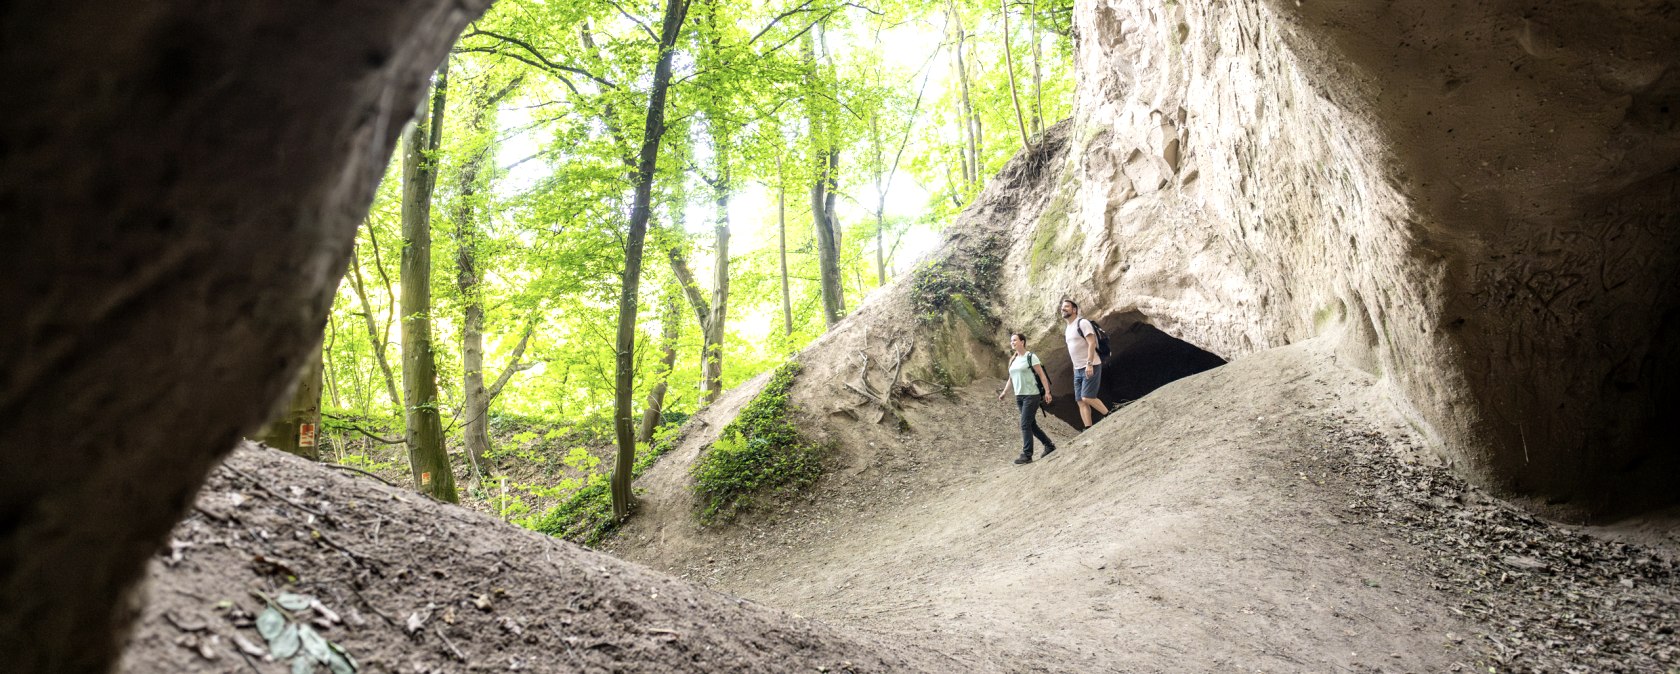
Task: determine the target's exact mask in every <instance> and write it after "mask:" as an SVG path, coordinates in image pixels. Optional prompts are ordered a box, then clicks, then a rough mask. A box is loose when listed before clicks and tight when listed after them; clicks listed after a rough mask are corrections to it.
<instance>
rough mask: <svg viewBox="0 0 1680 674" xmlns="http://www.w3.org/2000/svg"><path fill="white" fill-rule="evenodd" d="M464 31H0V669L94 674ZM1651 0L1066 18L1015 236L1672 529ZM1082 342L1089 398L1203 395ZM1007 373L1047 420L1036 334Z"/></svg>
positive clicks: (310, 22)
mask: <svg viewBox="0 0 1680 674" xmlns="http://www.w3.org/2000/svg"><path fill="white" fill-rule="evenodd" d="M486 5H488V0H457V1H455V2H445V1H443V0H422V1H420V2H411V3H383V2H373V1H371V0H350V1H347V2H338V3H258V2H228V3H208V2H161V3H134V2H115V1H112V0H95V1H91V2H74V3H50V2H42V1H40V0H25V1H22V2H14V3H6V4H4V5H0V34H3V35H4V36H5V39H3V40H0V90H5V91H7V92H9V93H10V94H11V95H12V100H15V101H20V102H26V103H27V104H23V105H17V106H15V107H14V108H13V109H10V110H9V111H8V112H9V113H10V114H8V115H6V116H5V117H4V118H0V236H3V237H4V239H5V240H6V241H7V242H8V243H9V244H10V246H9V250H10V251H12V258H11V260H10V261H9V263H8V264H7V265H4V271H0V277H3V282H0V314H4V315H5V316H6V317H7V318H8V320H9V321H10V323H9V324H8V325H9V327H10V328H11V329H9V330H5V331H0V373H4V376H0V651H3V652H5V653H6V654H7V657H8V661H7V664H8V666H9V667H11V668H13V670H15V671H25V672H45V671H56V672H102V671H107V670H108V669H109V666H110V663H111V662H112V661H113V659H114V658H115V655H116V653H117V651H118V648H119V646H120V644H121V642H122V637H123V635H124V634H125V633H126V632H127V631H128V629H129V628H130V626H131V625H132V622H133V619H134V616H135V607H136V602H137V600H138V598H139V594H138V593H137V592H135V590H136V585H137V582H138V581H139V579H140V577H141V572H142V570H143V568H144V565H145V561H146V559H147V558H148V556H149V555H151V554H152V553H153V552H154V551H156V550H157V548H158V546H159V545H160V544H162V543H163V542H164V541H165V539H166V536H167V534H168V532H169V530H170V528H171V527H172V526H173V525H174V523H175V522H176V521H177V520H178V519H179V518H180V517H181V515H182V513H183V512H185V511H186V510H187V509H188V508H189V507H190V505H191V500H192V497H193V494H194V493H195V492H196V491H197V489H198V488H199V486H200V484H201V483H202V482H203V480H204V477H205V475H206V473H207V471H208V470H209V469H210V467H211V466H212V465H213V464H214V462H216V461H217V460H218V459H219V458H221V457H222V456H224V455H225V454H226V453H227V452H228V451H229V450H230V448H231V447H232V446H233V445H234V442H235V441H236V440H237V439H238V438H239V437H241V435H243V434H244V433H246V432H248V431H250V430H253V429H254V428H255V427H257V426H258V425H259V424H260V422H261V421H262V420H263V419H264V417H266V416H267V413H268V411H269V406H270V405H271V404H272V403H273V402H275V401H278V400H280V399H282V398H283V397H284V396H285V395H286V393H287V391H286V389H287V384H288V382H290V381H291V379H292V375H293V373H295V372H297V371H298V370H299V368H300V366H301V365H302V363H303V362H304V359H305V358H306V357H307V354H308V353H309V351H310V350H311V349H312V348H314V346H315V344H316V343H318V340H319V334H320V330H319V328H320V325H319V324H318V323H316V322H315V319H313V318H312V317H314V316H319V315H321V313H322V307H324V306H326V304H327V302H328V301H329V300H330V297H331V293H332V292H333V288H334V285H335V284H336V282H337V278H338V277H339V275H340V274H341V272H342V271H343V270H344V269H345V267H346V266H347V261H348V259H349V255H350V248H351V243H352V237H353V234H354V232H355V228H356V227H357V225H358V223H359V222H360V220H361V218H362V217H363V215H364V214H365V213H366V211H367V208H368V204H369V203H370V202H371V201H372V198H373V194H374V190H375V187H376V185H377V182H378V180H379V177H380V176H381V175H382V172H383V171H384V168H385V166H386V160H387V159H388V158H389V157H390V155H391V152H392V150H393V148H394V147H395V145H396V140H397V135H398V132H399V131H400V129H401V127H402V124H403V122H404V120H406V119H408V117H409V116H410V115H411V114H412V112H413V111H414V109H415V107H416V105H417V104H418V103H419V101H420V100H421V97H422V94H423V92H424V90H425V87H426V83H427V81H428V77H429V74H430V73H431V71H432V69H433V68H434V66H435V65H436V64H438V63H439V62H440V61H441V60H442V59H443V58H444V56H445V55H446V54H447V52H448V50H449V48H450V45H451V44H452V42H453V39H454V36H455V35H457V34H458V33H459V31H460V30H461V29H462V28H463V27H464V26H466V25H467V24H468V22H469V21H471V20H472V19H473V18H475V17H476V16H478V14H479V13H480V12H481V11H482V10H483V9H484V7H485V6H486ZM1652 7H1656V8H1658V9H1644V10H1637V11H1636V10H1634V9H1632V8H1631V7H1623V6H1618V5H1615V4H1614V3H1594V2H1587V3H1567V4H1565V3H1554V4H1538V5H1534V6H1517V5H1508V4H1490V5H1489V6H1487V7H1479V8H1478V9H1477V10H1476V11H1474V12H1471V11H1467V10H1466V8H1464V7H1459V6H1456V5H1447V4H1442V5H1440V6H1439V7H1436V6H1434V5H1432V4H1430V3H1414V4H1412V5H1409V6H1402V7H1398V8H1397V7H1395V6H1391V5H1390V4H1386V3H1350V2H1328V3H1286V2H1238V3H1177V4H1172V3H1169V4H1168V5H1167V7H1166V8H1165V9H1163V8H1162V7H1161V6H1160V5H1158V4H1153V3H1139V2H1123V1H1119V0H1115V1H1104V2H1080V3H1078V8H1079V9H1078V11H1077V14H1078V17H1079V18H1078V20H1079V22H1080V24H1079V26H1080V27H1081V28H1080V30H1081V31H1082V33H1083V34H1085V35H1089V36H1090V37H1089V38H1088V39H1087V40H1086V41H1085V42H1084V43H1083V44H1084V45H1085V46H1084V47H1083V49H1086V50H1088V51H1087V52H1084V53H1083V55H1082V58H1081V61H1080V67H1081V68H1082V69H1083V71H1084V75H1085V78H1086V79H1085V81H1086V82H1087V84H1084V85H1082V89H1081V94H1080V100H1081V101H1083V102H1085V103H1083V104H1082V106H1083V107H1081V108H1080V109H1078V110H1076V111H1075V114H1076V116H1077V119H1078V128H1080V129H1089V130H1090V131H1091V134H1090V138H1089V139H1088V141H1087V142H1086V145H1087V146H1086V147H1085V148H1084V149H1082V152H1083V153H1084V156H1083V157H1082V158H1081V159H1080V160H1079V161H1078V167H1080V168H1079V170H1080V171H1084V172H1086V173H1088V175H1087V174H1086V173H1082V174H1081V175H1080V176H1078V177H1077V180H1078V181H1080V182H1081V183H1083V184H1087V185H1089V187H1088V190H1089V191H1090V194H1088V195H1074V196H1070V197H1069V198H1068V199H1069V201H1071V202H1075V203H1087V204H1089V205H1090V208H1089V211H1090V214H1089V215H1090V217H1089V218H1088V220H1087V221H1078V222H1081V223H1083V224H1079V225H1077V226H1070V227H1068V229H1069V231H1070V232H1072V234H1071V235H1070V236H1069V237H1068V241H1069V242H1071V243H1068V242H1062V240H1061V239H1057V238H1055V237H1050V238H1046V239H1045V241H1046V245H1047V246H1055V245H1063V243H1067V245H1072V246H1078V247H1079V249H1080V250H1092V251H1103V254H1104V255H1105V256H1106V257H1105V258H1104V259H1105V260H1107V261H1108V262H1105V263H1104V264H1101V265H1095V264H1093V265H1091V267H1099V268H1097V269H1092V268H1076V269H1072V270H1069V271H1066V272H1065V273H1063V272H1056V271H1055V270H1050V272H1051V276H1055V274H1056V273H1061V274H1062V276H1060V278H1064V279H1066V281H1067V283H1068V284H1069V287H1074V286H1077V287H1082V288H1088V287H1099V288H1101V291H1100V294H1101V295H1102V296H1098V297H1094V298H1090V300H1089V301H1088V302H1087V304H1088V305H1089V306H1120V305H1121V303H1122V302H1124V301H1126V300H1127V298H1130V299H1131V301H1134V302H1135V301H1136V298H1138V297H1151V298H1155V300H1156V302H1155V304H1153V305H1151V311H1152V312H1156V311H1158V312H1175V313H1172V314H1170V315H1176V316H1177V317H1179V318H1181V319H1185V320H1182V321H1181V322H1180V323H1178V325H1183V326H1188V327H1184V328H1182V331H1181V332H1180V335H1181V336H1184V337H1188V338H1190V339H1192V340H1199V341H1201V342H1202V343H1203V344H1205V345H1207V346H1209V347H1210V348H1213V349H1215V350H1218V351H1220V352H1221V353H1226V354H1228V355H1231V356H1233V357H1237V356H1240V355H1242V353H1243V351H1244V349H1245V348H1259V347H1260V346H1275V345H1278V344H1282V343H1288V341H1289V340H1290V339H1297V338H1300V339H1304V338H1307V337H1310V336H1311V335H1310V334H1308V326H1310V325H1311V322H1310V321H1303V320H1302V317H1303V316H1312V315H1314V312H1316V311H1318V310H1320V309H1321V308H1323V307H1325V306H1330V305H1332V304H1335V303H1336V301H1337V300H1336V297H1352V296H1355V295H1357V296H1359V297H1363V298H1367V299H1369V307H1370V316H1371V317H1372V318H1373V319H1375V320H1374V326H1373V327H1374V328H1376V329H1375V330H1374V331H1373V338H1372V341H1371V345H1370V346H1369V347H1368V351H1369V355H1370V356H1371V360H1372V362H1373V363H1376V364H1377V365H1380V366H1381V367H1382V372H1385V373H1388V374H1389V375H1391V376H1392V378H1393V379H1392V381H1388V382H1386V383H1384V384H1383V385H1384V386H1385V387H1387V388H1388V389H1389V390H1390V391H1392V393H1393V394H1394V395H1395V397H1396V398H1397V399H1400V400H1403V401H1406V402H1407V403H1408V404H1409V405H1410V407H1412V408H1415V409H1416V410H1418V414H1417V418H1418V420H1419V421H1420V423H1421V424H1422V425H1424V426H1427V427H1428V428H1430V429H1431V432H1432V433H1433V434H1434V435H1435V436H1438V437H1439V438H1440V439H1441V443H1440V445H1441V447H1440V448H1439V453H1440V454H1442V455H1443V456H1444V457H1445V458H1446V459H1448V460H1449V461H1450V462H1452V463H1453V465H1454V466H1455V469H1457V470H1460V471H1462V472H1463V473H1464V474H1465V475H1466V476H1467V477H1469V478H1470V479H1471V480H1472V481H1474V482H1476V483H1478V484H1482V485H1486V486H1488V487H1490V488H1491V489H1493V490H1494V491H1495V492H1496V493H1498V494H1501V495H1512V496H1526V497H1532V498H1534V499H1536V500H1537V501H1540V502H1543V503H1561V502H1564V501H1568V502H1569V503H1570V505H1571V507H1573V508H1577V509H1578V511H1579V512H1582V513H1587V514H1601V513H1602V514H1628V513H1636V512H1639V511H1640V510H1641V509H1652V508H1657V507H1663V506H1668V505H1671V504H1672V503H1674V502H1675V500H1676V494H1677V493H1680V491H1677V490H1675V489H1674V483H1675V480H1676V477H1677V476H1680V452H1674V451H1673V450H1671V449H1668V447H1670V446H1671V445H1670V444H1669V443H1665V442H1662V440H1663V439H1665V434H1666V424H1665V423H1664V421H1665V420H1666V415H1667V414H1668V413H1669V411H1670V410H1671V409H1672V408H1673V405H1674V402H1675V396H1676V393H1675V390H1674V387H1673V385H1672V384H1670V383H1668V382H1671V381H1672V380H1673V374H1674V373H1675V372H1676V371H1680V347H1676V346H1675V344H1674V342H1673V340H1667V339H1664V338H1665V337H1666V336H1668V335H1670V334H1672V333H1673V332H1674V331H1673V329H1672V328H1673V325H1674V316H1676V315H1680V290H1677V288H1680V285H1677V284H1676V283H1675V282H1674V281H1675V278H1676V276H1675V270H1676V269H1677V268H1680V207H1677V206H1680V140H1677V136H1676V132H1675V128H1676V127H1675V124H1674V121H1673V120H1674V116H1673V114H1672V112H1671V111H1672V110H1675V109H1676V105H1680V78H1677V76H1676V73H1680V69H1677V68H1676V63H1677V62H1680V56H1677V55H1680V50H1675V49H1673V45H1674V44H1677V40H1680V19H1676V18H1674V15H1673V13H1672V12H1667V13H1663V12H1662V11H1661V7H1662V4H1661V3H1656V4H1653V5H1652ZM1122 27H1124V30H1123V29H1122ZM1432 44H1439V45H1440V46H1439V47H1428V48H1426V47H1423V46H1421V45H1432ZM1233 45H1236V48H1233ZM1181 54H1186V55H1187V56H1180V55H1181ZM1168 55H1171V58H1167V56H1168ZM1220 59H1222V60H1220ZM1210 73H1217V74H1219V75H1220V76H1222V77H1244V78H1252V77H1258V75H1257V74H1258V73H1267V79H1266V80H1265V81H1264V85H1263V86H1261V85H1260V84H1259V82H1258V81H1257V80H1255V79H1247V80H1241V81H1238V82H1236V83H1235V85H1236V87H1237V88H1235V89H1233V88H1231V83H1226V82H1220V81H1208V80H1206V79H1205V78H1206V77H1207V76H1208V75H1209V74H1210ZM1248 73H1255V75H1249V74H1248ZM1379 93H1380V94H1381V95H1382V96H1383V99H1382V100H1381V101H1379V100H1378V98H1377V96H1378V94H1379ZM1262 110H1264V111H1266V112H1262ZM1143 120H1148V123H1143ZM1081 133H1084V132H1083V131H1082V132H1081ZM1537 139H1541V140H1537ZM1274 141H1276V142H1274ZM1239 167H1241V168H1242V171H1241V172H1239V171H1238V168H1239ZM1180 195H1190V196H1189V197H1183V198H1181V196H1180ZM1169 197H1170V198H1171V199H1173V201H1167V200H1168V198H1169ZM1132 202H1138V203H1132ZM1138 213H1156V214H1164V215H1163V216H1161V218H1160V221H1161V222H1162V223H1165V224H1164V225H1163V226H1143V225H1142V224H1139V223H1138V222H1136V221H1134V220H1133V219H1128V218H1130V217H1131V216H1133V215H1135V214H1138ZM1315 214H1318V215H1315ZM1166 216H1173V217H1171V218H1169V217H1166ZM1226 216H1229V217H1226ZM1174 218H1176V219H1174ZM1145 224H1147V223H1145ZM1169 225H1170V226H1169ZM1111 228H1112V229H1111ZM1344 241H1345V242H1348V243H1347V245H1343V242H1344ZM1121 244H1124V245H1123V246H1122V245H1121ZM1154 251H1178V252H1175V253H1174V254H1172V255H1167V254H1158V255H1154V256H1153V257H1151V255H1152V254H1153V252H1154ZM1119 260H1127V263H1126V264H1125V265H1124V267H1125V269H1129V271H1124V270H1122V271H1123V272H1124V273H1121V272H1114V273H1109V271H1110V270H1113V269H1121V268H1122V265H1121V264H1119V263H1118V262H1117V261H1119ZM1077 263H1078V261H1077V260H1074V261H1073V262H1071V263H1069V264H1070V265H1073V266H1074V267H1077ZM1099 271H1101V272H1103V274H1102V275H1100V276H1099V275H1098V274H1097V272H1099ZM1093 278H1095V279H1097V281H1096V283H1094V284H1092V282H1091V281H1090V279H1093ZM1251 297H1260V298H1263V299H1265V300H1267V301H1266V302H1261V303H1258V306H1263V307H1264V310H1250V309H1249V307H1252V306H1257V305H1256V304H1255V303H1250V302H1248V301H1247V300H1248V299H1249V298H1251ZM1040 299H1043V298H1040ZM1158 315H1161V314H1158ZM1209 316H1211V317H1212V318H1211V319H1207V320H1201V321H1200V323H1199V327H1198V326H1191V325H1190V323H1189V319H1190V318H1195V317H1201V318H1206V317H1209ZM1163 322H1164V321H1163ZM1101 324H1102V325H1103V327H1104V328H1105V329H1106V330H1108V331H1110V333H1111V334H1112V335H1113V339H1114V345H1115V349H1116V350H1117V351H1119V354H1118V355H1117V356H1116V357H1115V358H1116V361H1117V363H1116V365H1115V367H1114V370H1113V371H1111V372H1109V373H1108V374H1107V376H1106V377H1105V379H1106V380H1107V381H1106V382H1105V389H1104V399H1105V400H1110V401H1112V402H1122V401H1124V400H1126V399H1135V398H1136V397H1137V396H1141V395H1143V394H1144V393H1146V392H1147V390H1152V389H1153V388H1154V387H1156V386H1159V385H1160V384H1164V383H1166V382H1167V381H1171V379H1169V378H1168V377H1169V376H1172V377H1173V378H1176V377H1177V376H1183V374H1188V373H1189V372H1191V371H1199V370H1194V369H1193V367H1194V366H1199V367H1201V369H1203V370H1205V369H1207V368H1208V367H1213V366H1216V365H1217V363H1216V362H1215V361H1217V360H1218V359H1217V358H1216V357H1213V356H1212V355H1211V354H1208V353H1207V352H1205V351H1202V350H1201V349H1199V348H1197V347H1194V346H1191V345H1189V344H1186V343H1183V342H1177V341H1176V340H1174V339H1173V338H1171V337H1168V336H1167V335H1165V333H1163V332H1161V331H1160V330H1159V329H1157V328H1155V327H1153V326H1150V325H1149V324H1148V323H1147V322H1145V321H1142V320H1139V319H1138V317H1135V316H1134V317H1131V318H1126V317H1124V316H1123V315H1117V316H1112V317H1103V318H1102V319H1101ZM1221 325H1224V326H1230V325H1243V326H1255V327H1254V328H1253V332H1255V333H1256V334H1262V335H1267V336H1268V338H1267V342H1268V343H1267V344H1257V345H1256V346H1254V347H1244V346H1242V345H1241V344H1237V343H1222V342H1220V341H1219V340H1221V339H1227V338H1228V335H1229V334H1230V333H1231V331H1225V332H1224V333H1222V332H1220V331H1219V329H1218V328H1219V327H1220V326H1221ZM1222 334H1223V335H1226V336H1225V337H1222ZM1035 349H1036V350H1037V351H1038V352H1039V353H1040V354H1041V355H1042V356H1043V357H1044V359H1045V361H1046V365H1047V366H1050V367H1051V375H1052V377H1053V378H1054V380H1055V382H1054V383H1055V386H1054V389H1055V391H1056V393H1057V394H1058V401H1057V403H1056V404H1055V405H1054V406H1052V408H1053V410H1052V411H1054V412H1055V413H1056V414H1057V415H1058V416H1062V417H1063V418H1064V419H1068V418H1077V411H1076V409H1075V408H1074V407H1073V405H1072V401H1071V399H1069V398H1068V397H1067V396H1066V395H1065V394H1066V392H1067V391H1069V390H1070V389H1071V386H1072V377H1071V372H1070V370H1069V368H1068V362H1067V353H1066V349H1065V348H1063V347H1062V345H1061V341H1060V336H1059V333H1054V334H1053V336H1052V337H1051V338H1049V339H1047V340H1043V341H1041V342H1039V343H1036V344H1035ZM1132 368H1135V369H1136V372H1137V373H1138V376H1137V377H1136V378H1132V377H1128V376H1127V374H1128V372H1129V371H1130V369H1132ZM1174 373H1181V374H1176V375H1175V374H1174ZM1146 374H1147V375H1148V376H1147V377H1145V376H1144V375H1146ZM1134 379H1135V380H1134ZM1156 381H1158V383H1154V384H1150V382H1156ZM1111 396H1112V397H1111Z"/></svg>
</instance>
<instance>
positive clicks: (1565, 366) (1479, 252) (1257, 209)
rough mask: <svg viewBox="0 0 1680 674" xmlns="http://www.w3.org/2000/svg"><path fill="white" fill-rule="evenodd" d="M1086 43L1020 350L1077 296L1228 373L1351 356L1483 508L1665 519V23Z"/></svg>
mask: <svg viewBox="0 0 1680 674" xmlns="http://www.w3.org/2000/svg"><path fill="white" fill-rule="evenodd" d="M1076 25H1077V30H1078V32H1079V35H1080V42H1079V49H1078V54H1077V61H1078V62H1077V68H1078V72H1079V77H1080V89H1079V103H1078V106H1077V113H1076V115H1075V120H1074V124H1075V126H1074V129H1073V132H1072V133H1073V137H1074V140H1073V142H1074V143H1075V149H1074V150H1073V152H1072V153H1071V155H1072V156H1073V157H1074V159H1073V160H1072V161H1073V162H1074V165H1073V166H1072V167H1071V168H1072V169H1073V170H1072V171H1071V172H1070V173H1069V175H1068V177H1067V178H1066V179H1065V181H1064V183H1063V184H1062V185H1060V186H1059V187H1058V188H1057V189H1058V190H1059V194H1058V197H1057V203H1058V204H1059V205H1061V206H1062V209H1061V211H1060V212H1057V213H1050V214H1047V215H1046V216H1045V219H1044V220H1043V221H1041V222H1040V223H1039V226H1038V227H1037V228H1036V229H1035V230H1034V231H1033V232H1032V237H1033V240H1032V242H1031V243H1030V244H1028V243H1026V242H1017V244H1016V245H1017V250H1016V254H1014V255H1012V256H1011V257H1010V260H1011V263H1010V269H1009V270H1008V271H1009V272H1012V273H1005V274H1004V277H1005V278H1007V279H1011V280H1012V283H1011V284H1010V285H1009V287H1008V288H1007V289H1006V294H1007V295H1008V298H1007V301H1006V305H1007V306H1009V307H1010V316H1009V322H1015V323H1021V324H1028V325H1036V324H1042V323H1044V320H1043V316H1044V315H1045V313H1046V312H1047V311H1048V310H1047V309H1046V307H1051V306H1053V305H1054V303H1055V302H1056V300H1057V299H1058V297H1059V296H1061V295H1062V294H1066V295H1068V296H1072V297H1077V298H1079V299H1080V301H1081V302H1082V303H1084V304H1085V305H1086V306H1087V307H1094V308H1098V311H1097V312H1095V313H1096V314H1097V316H1096V317H1098V318H1102V317H1105V316H1108V317H1114V316H1119V315H1122V314H1126V313H1128V312H1137V313H1139V314H1141V315H1142V316H1143V317H1144V319H1145V320H1147V321H1148V322H1150V323H1152V324H1154V325H1156V326H1158V327H1161V328H1162V329H1164V330H1166V331H1167V332H1169V333H1171V334H1173V335H1174V336H1177V337H1179V338H1181V339H1184V340H1186V341H1190V342H1192V343H1195V344H1197V345H1199V346H1202V347H1203V348H1206V349H1208V350H1210V351H1213V352H1215V353H1217V354H1219V355H1221V356H1223V357H1226V358H1235V357H1240V356H1242V355H1244V354H1247V353H1252V352H1254V351H1256V350H1260V349H1265V348H1270V347H1273V346H1277V345H1281V344H1286V343H1292V342H1295V341H1299V340H1301V339H1304V338H1307V337H1310V336H1313V335H1317V334H1321V333H1326V332H1330V331H1336V332H1339V333H1340V334H1341V335H1342V339H1343V346H1342V348H1341V350H1340V354H1341V356H1342V357H1343V358H1345V359H1348V360H1349V361H1350V362H1352V363H1355V364H1357V365H1359V366H1360V367H1361V368H1363V369H1365V370H1367V371H1369V372H1372V373H1374V374H1377V375H1378V376H1379V378H1380V381H1381V382H1382V385H1383V386H1384V387H1385V388H1386V389H1387V390H1388V391H1389V393H1390V396H1389V397H1390V399H1391V400H1392V401H1393V402H1394V403H1395V404H1396V405H1398V406H1399V407H1401V408H1402V409H1403V410H1405V411H1406V413H1407V414H1408V416H1409V417H1410V418H1411V420H1412V422H1413V423H1414V424H1415V425H1416V426H1418V427H1419V429H1420V430H1422V431H1424V432H1425V434H1426V435H1428V436H1430V437H1432V438H1434V440H1435V442H1436V444H1438V445H1439V447H1440V449H1441V450H1442V451H1443V453H1444V454H1445V456H1446V458H1447V459H1448V460H1450V461H1452V462H1453V463H1454V464H1455V465H1456V467H1457V468H1458V469H1459V470H1460V471H1462V472H1463V473H1465V474H1467V475H1469V476H1471V477H1472V478H1474V479H1476V480H1477V481H1479V482H1481V483H1482V484H1484V485H1489V486H1491V487H1493V488H1495V489H1496V490H1498V491H1500V492H1501V493H1504V494H1507V495H1516V496H1529V497H1534V498H1535V499H1536V503H1537V504H1538V503H1540V502H1541V501H1545V502H1549V503H1550V504H1552V505H1556V506H1560V507H1559V508H1557V509H1555V510H1554V511H1553V512H1557V513H1564V514H1573V515H1576V516H1580V515H1597V514H1613V513H1617V512H1625V511H1628V510H1632V509H1637V508H1641V507H1646V506H1649V505H1652V504H1654V503H1656V502H1660V501H1662V500H1665V499H1672V498H1673V497H1674V491H1673V490H1672V488H1671V486H1672V484H1673V482H1674V480H1675V479H1676V478H1677V477H1680V454H1677V453H1675V452H1673V451H1672V450H1667V449H1665V448H1666V447H1668V446H1670V445H1672V443H1668V442H1663V441H1662V437H1663V435H1662V433H1661V432H1660V431H1661V429H1662V426H1661V425H1660V421H1661V419H1660V418H1659V414H1662V413H1663V411H1664V410H1671V409H1674V408H1675V407H1676V403H1677V402H1680V399H1677V396H1676V393H1675V391H1676V388H1675V385H1674V384H1673V383H1671V382H1672V381H1673V374H1674V373H1675V370H1676V365H1677V363H1680V356H1677V346H1676V345H1677V344H1680V341H1677V338H1680V277H1677V272H1680V265H1677V264H1676V262H1680V126H1677V117H1676V115H1677V114H1680V13H1677V12H1675V11H1674V9H1673V7H1672V6H1668V5H1664V4H1662V3H1635V2H1585V3H1561V4H1560V3H1546V4H1541V5H1531V4H1516V3H1508V2H1493V3H1433V2H1421V1H1419V2H1400V3H1387V4H1381V5H1372V4H1370V3H1358V2H1306V3H1297V2H1277V3H1271V2H1254V1H1245V2H1234V3H1165V4H1164V5H1163V4H1161V3H1154V2H1129V1H1123V0H1093V1H1092V2H1086V3H1081V4H1080V5H1079V6H1078V9H1077V23H1076ZM1064 218H1065V219H1064ZM1029 245H1030V248H1028V246H1029ZM1044 336H1046V337H1049V335H1048V333H1044Z"/></svg>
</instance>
